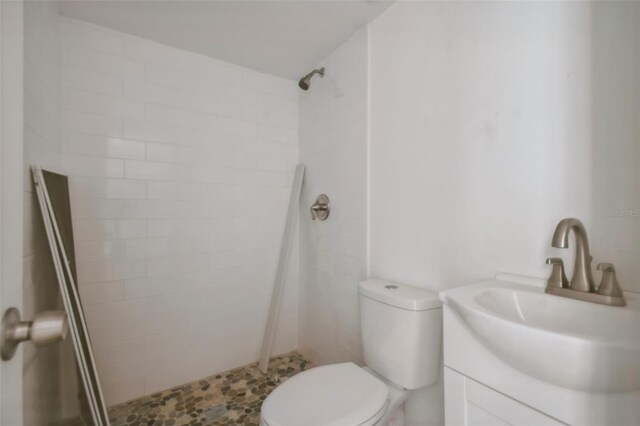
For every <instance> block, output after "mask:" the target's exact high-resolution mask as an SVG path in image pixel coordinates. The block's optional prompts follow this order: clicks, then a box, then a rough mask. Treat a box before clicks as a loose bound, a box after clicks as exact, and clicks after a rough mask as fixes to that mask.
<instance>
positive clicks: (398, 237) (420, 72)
mask: <svg viewBox="0 0 640 426" xmlns="http://www.w3.org/2000/svg"><path fill="white" fill-rule="evenodd" d="M630 7H631V6H630ZM592 19H593V14H592V13H591V6H590V5H589V4H585V3H581V4H576V3H496V2H491V3H478V4H469V3H453V4H442V3H438V4H432V3H429V4H424V3H420V4H397V5H394V6H392V7H391V8H390V9H389V11H388V12H387V13H385V14H384V15H383V16H381V17H380V18H379V19H378V20H377V21H375V22H374V23H373V25H372V53H371V54H372V76H371V79H372V83H371V86H372V112H371V114H372V115H371V123H372V125H371V126H372V127H371V132H372V138H371V165H370V167H371V210H370V212H371V234H370V238H371V242H370V244H371V265H372V269H371V271H372V274H373V275H379V276H383V277H386V278H391V279H397V280H400V281H403V282H407V283H411V284H415V285H419V286H422V287H427V288H431V289H442V288H447V287H451V286H457V285H463V284H467V283H470V282H473V281H476V280H479V279H483V278H487V277H490V276H492V275H493V274H494V273H495V272H496V271H509V272H516V273H521V274H528V275H535V276H546V274H548V267H547V266H546V265H545V264H544V260H545V258H546V257H548V256H550V255H563V256H564V257H565V259H566V261H567V262H566V263H569V264H572V260H571V259H570V257H569V256H568V253H567V252H565V251H563V250H558V249H552V248H551V247H550V239H551V235H552V234H553V230H554V229H555V225H556V224H557V222H558V221H559V220H560V219H562V218H563V217H567V216H575V217H578V218H580V219H581V220H582V221H583V222H584V223H585V225H586V227H587V230H588V231H590V235H592V236H594V237H595V236H596V235H597V234H598V230H597V229H596V228H597V227H596V224H598V223H600V222H601V221H600V220H599V218H600V216H601V215H602V212H603V210H605V209H606V208H607V207H608V203H606V202H603V200H602V197H601V194H602V193H604V192H605V191H607V190H606V189H605V187H609V189H608V191H610V192H613V193H615V194H618V195H617V199H618V201H619V203H611V208H621V207H619V206H622V205H629V208H634V207H635V208H636V209H637V208H638V201H637V200H638V198H637V183H638V178H637V176H638V175H637V171H636V169H637V158H638V154H637V152H638V131H637V126H636V125H635V124H633V122H632V121H630V120H629V117H631V116H633V115H634V108H635V116H637V110H638V109H637V96H635V97H634V96H632V95H631V96H629V99H635V104H634V103H633V102H631V101H630V103H629V104H628V105H624V104H620V107H619V108H618V109H619V112H623V113H624V117H625V118H624V119H623V120H618V121H617V124H618V125H619V126H624V129H625V130H617V132H618V133H620V132H625V137H624V138H615V139H617V141H616V142H615V143H617V144H619V145H622V146H623V147H624V149H623V148H620V149H617V150H616V151H613V150H610V151H609V154H608V155H607V156H606V157H607V158H606V160H605V161H607V162H608V163H609V164H611V166H609V168H611V167H615V166H613V165H617V166H618V167H620V168H621V169H622V170H620V169H618V170H617V172H618V174H617V176H618V177H617V178H615V179H616V180H613V178H612V177H611V176H607V173H606V172H604V173H603V172H601V173H600V174H599V176H598V178H597V179H596V178H595V176H594V165H596V164H598V163H600V162H601V161H602V160H603V158H602V157H601V156H600V155H599V151H600V150H602V149H606V148H605V147H606V146H608V144H609V143H611V142H610V141H609V140H606V137H604V136H603V135H600V136H599V138H596V137H595V135H594V133H593V129H592V123H603V119H604V118H605V117H604V116H603V115H602V114H600V113H599V112H600V111H602V109H603V107H602V105H600V104H599V99H597V98H594V93H596V91H598V90H600V91H602V90H605V91H606V90H608V88H606V87H605V88H602V87H601V86H600V85H601V84H602V83H603V80H602V79H606V80H611V79H614V80H615V81H618V82H619V84H621V85H622V86H623V87H624V89H623V90H631V92H630V93H631V94H633V93H634V92H635V94H637V77H636V79H635V85H629V84H626V82H625V81H623V80H621V79H617V77H616V76H613V75H607V74H604V75H601V76H599V78H600V79H599V80H598V79H597V78H596V77H597V74H595V72H596V71H597V68H595V67H594V51H593V50H592V44H593V43H592V35H593V32H592ZM636 31H637V30H636ZM621 34H626V33H621ZM636 40H637V39H636ZM626 43H629V42H628V41H627V42H626ZM635 43H637V42H635ZM623 46H625V47H623V49H624V50H623V51H624V52H625V53H633V48H634V46H636V45H634V44H627V45H624V44H623ZM635 52H636V53H635V55H636V56H635V58H634V56H633V55H631V59H629V60H628V61H629V62H630V63H632V64H637V49H636V50H635ZM611 55H615V57H616V58H620V57H622V54H621V55H617V54H611ZM624 63H626V62H624ZM636 67H637V65H636ZM622 68H624V67H622ZM632 69H633V68H632ZM632 72H633V71H632V70H630V71H629V74H631V73H632ZM620 73H622V71H620ZM625 73H626V71H625ZM635 76H637V73H636V74H635ZM629 79H630V77H628V78H627V80H626V81H629ZM614 106H615V107H617V106H616V105H614ZM613 111H616V112H613ZM613 111H612V112H611V113H610V114H611V115H615V114H617V113H618V112H617V110H616V109H614V110H613ZM611 124H612V125H613V127H617V128H620V127H619V126H618V125H614V124H613V123H611ZM607 125H608V124H607ZM633 197H635V198H633ZM622 200H626V201H628V203H625V202H622ZM637 231H638V219H637V218H635V219H630V218H629V219H627V220H626V225H625V227H624V228H623V229H619V232H618V234H620V233H624V232H626V233H627V234H630V235H635V236H637V235H638V234H637ZM610 238H611V239H612V240H615V239H616V238H618V237H614V236H610ZM602 239H604V237H600V238H599V241H598V242H600V241H602ZM623 239H624V241H626V242H625V244H624V245H625V247H626V250H635V251H634V253H635V254H636V255H635V256H634V259H637V258H638V256H637V254H638V251H637V250H638V247H637V239H633V240H635V247H634V245H633V243H631V241H630V240H629V238H628V237H623ZM592 246H593V247H592V251H593V254H594V257H595V261H596V262H598V261H606V260H611V261H613V262H614V263H616V264H617V265H618V267H619V270H620V279H621V282H623V283H624V284H625V285H626V286H627V288H635V289H638V288H640V287H638V286H637V285H638V284H637V282H636V283H633V278H632V277H633V276H637V274H635V275H634V273H633V272H634V271H637V266H636V265H635V263H636V262H632V261H631V259H630V258H629V256H619V255H618V252H617V251H615V250H613V251H612V250H607V249H606V248H605V247H604V245H598V244H597V243H596V239H593V244H592ZM594 263H595V262H594ZM594 267H595V264H594Z"/></svg>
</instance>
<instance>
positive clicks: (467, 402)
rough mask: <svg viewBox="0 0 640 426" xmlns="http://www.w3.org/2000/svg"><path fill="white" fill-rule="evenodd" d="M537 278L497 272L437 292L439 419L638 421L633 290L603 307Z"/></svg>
mask: <svg viewBox="0 0 640 426" xmlns="http://www.w3.org/2000/svg"><path fill="white" fill-rule="evenodd" d="M545 284H546V282H545V280H537V279H532V278H527V277H520V276H513V275H506V274H499V275H498V276H497V277H496V279H493V280H488V281H485V282H481V283H478V284H474V285H470V286H466V287H459V288H455V289H449V290H446V291H443V292H441V293H440V297H441V299H442V300H443V310H442V314H443V337H444V340H443V353H444V386H445V424H446V425H447V426H458V425H474V426H475V425H491V426H496V425H523V426H544V425H561V424H568V425H576V426H609V425H610V426H638V425H639V424H640V335H637V326H636V324H638V323H640V310H639V308H638V301H637V299H636V298H635V297H632V295H628V297H627V302H628V305H627V306H626V307H624V308H620V307H610V306H606V307H603V306H601V305H597V304H594V303H588V302H582V301H576V300H571V299H567V298H562V297H558V296H553V295H547V294H545V293H544V285H545ZM576 318H578V319H577V320H576ZM581 318H582V319H583V320H581V321H580V319H581ZM587 320H588V321H590V322H587ZM583 323H584V324H586V326H585V325H584V324H583ZM581 327H582V328H581ZM603 330H604V331H603ZM634 330H635V331H634ZM605 331H606V332H605ZM634 333H635V334H634Z"/></svg>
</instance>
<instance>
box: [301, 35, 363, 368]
mask: <svg viewBox="0 0 640 426" xmlns="http://www.w3.org/2000/svg"><path fill="white" fill-rule="evenodd" d="M367 51H368V49H367V30H366V28H365V29H363V30H361V31H360V32H358V33H357V34H355V35H354V36H353V37H352V38H351V39H350V40H348V41H347V42H345V43H344V44H343V45H342V46H341V47H340V48H339V49H338V50H336V51H335V52H334V53H332V54H331V56H329V57H328V58H327V59H326V61H324V62H323V64H322V65H323V66H326V68H327V75H326V76H325V77H324V78H317V77H316V78H314V79H313V80H312V82H311V88H310V89H309V91H308V92H306V93H305V94H304V95H302V96H301V99H300V159H301V162H303V163H305V164H307V174H306V183H305V186H304V188H303V203H302V205H303V206H309V205H311V204H313V202H314V201H315V198H316V197H317V196H318V195H319V194H321V193H326V194H327V195H328V196H329V198H330V199H331V209H332V210H331V215H330V216H329V219H328V220H327V221H325V222H320V221H312V220H311V217H310V215H309V211H308V210H307V209H302V212H301V244H300V247H301V277H302V278H301V298H300V300H301V304H300V349H301V350H302V351H303V353H304V354H305V355H306V356H307V357H308V358H309V359H310V360H311V361H312V362H313V363H314V364H316V365H319V364H326V363H333V362H342V361H353V362H356V363H359V364H361V363H362V362H363V356H362V343H361V338H360V317H359V307H358V282H359V281H360V280H361V279H363V278H365V277H366V274H367V271H366V269H367V260H366V259H367V137H368V136H367V102H368V97H367V96H368V95H367V82H368V68H367V67H368V64H367Z"/></svg>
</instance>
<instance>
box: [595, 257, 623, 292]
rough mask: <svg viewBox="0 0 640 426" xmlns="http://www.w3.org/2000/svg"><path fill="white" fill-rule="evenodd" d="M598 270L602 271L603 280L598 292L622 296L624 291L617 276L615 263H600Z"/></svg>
mask: <svg viewBox="0 0 640 426" xmlns="http://www.w3.org/2000/svg"><path fill="white" fill-rule="evenodd" d="M598 271H602V281H600V285H599V286H598V294H603V295H605V296H612V297H622V296H623V292H622V289H621V288H620V284H618V279H617V278H616V269H615V268H614V266H613V263H598Z"/></svg>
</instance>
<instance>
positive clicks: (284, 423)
mask: <svg viewBox="0 0 640 426" xmlns="http://www.w3.org/2000/svg"><path fill="white" fill-rule="evenodd" d="M359 293H360V314H361V323H362V343H363V349H364V357H365V361H366V362H367V364H368V365H367V367H359V366H357V365H356V364H354V363H351V362H346V363H340V364H330V365H325V366H321V367H315V368H312V369H310V370H307V371H304V372H302V373H299V374H297V375H296V376H294V377H292V378H290V379H288V380H287V381H285V382H284V383H282V384H281V385H279V386H278V387H277V388H276V389H274V390H273V392H272V393H271V394H270V395H269V396H268V397H267V398H266V399H265V401H264V403H263V405H262V411H261V417H260V423H261V425H263V426H373V425H376V426H401V425H403V424H404V410H403V403H404V401H405V400H406V399H407V398H409V397H410V396H411V393H412V392H413V391H414V390H416V389H421V388H424V387H427V386H430V385H432V384H433V383H435V382H436V381H437V379H438V374H439V371H440V347H441V341H442V304H441V302H440V300H439V298H438V295H437V294H435V293H432V292H429V291H426V290H423V289H418V288H415V287H410V286H406V285H402V284H397V283H391V282H388V281H384V280H367V281H363V282H361V283H360V285H359Z"/></svg>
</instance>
